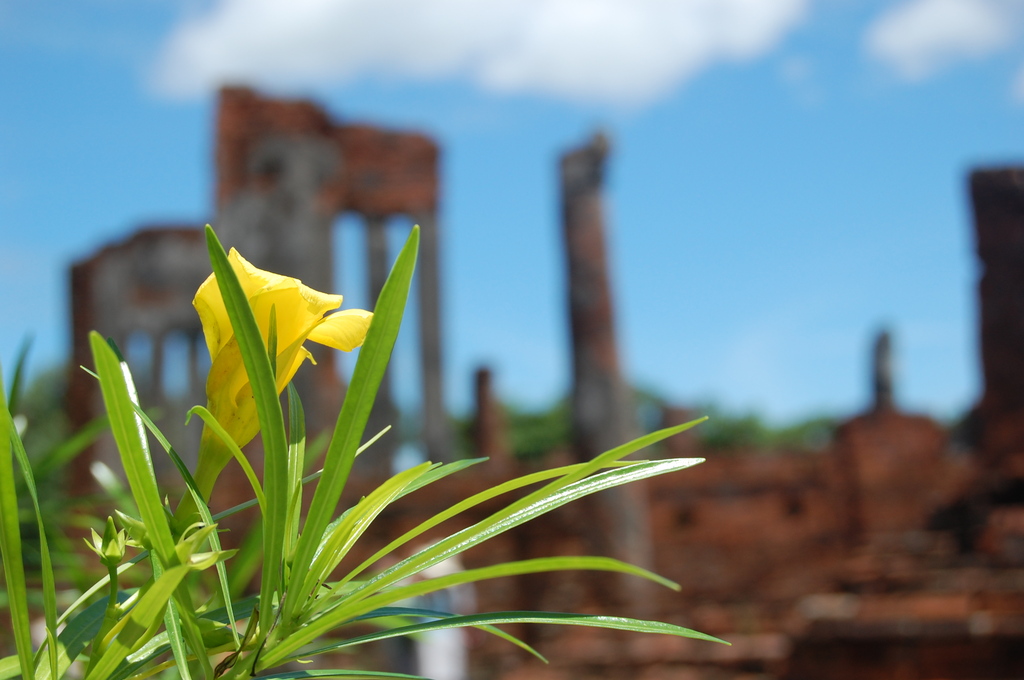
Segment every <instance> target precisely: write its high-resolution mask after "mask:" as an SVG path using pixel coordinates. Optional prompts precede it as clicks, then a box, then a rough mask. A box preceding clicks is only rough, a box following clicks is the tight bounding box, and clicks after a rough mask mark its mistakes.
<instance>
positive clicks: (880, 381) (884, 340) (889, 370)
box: [871, 330, 896, 413]
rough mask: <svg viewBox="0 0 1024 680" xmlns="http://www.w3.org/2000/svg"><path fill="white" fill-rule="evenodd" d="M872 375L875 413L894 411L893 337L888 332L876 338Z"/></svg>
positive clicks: (881, 333)
mask: <svg viewBox="0 0 1024 680" xmlns="http://www.w3.org/2000/svg"><path fill="white" fill-rule="evenodd" d="M871 375H872V388H873V390H872V391H873V392H874V411H875V412H876V413H877V412H880V411H892V410H893V409H894V408H895V406H896V404H895V401H894V397H893V363H892V335H891V334H890V333H889V331H888V330H882V331H879V333H878V335H877V336H875V344H874V348H873V352H872V355H871Z"/></svg>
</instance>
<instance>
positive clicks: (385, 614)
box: [352, 607, 548, 663]
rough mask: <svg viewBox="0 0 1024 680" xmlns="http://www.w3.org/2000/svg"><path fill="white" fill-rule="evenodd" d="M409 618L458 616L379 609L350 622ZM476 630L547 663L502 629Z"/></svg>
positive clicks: (434, 612) (401, 609) (487, 627)
mask: <svg viewBox="0 0 1024 680" xmlns="http://www.w3.org/2000/svg"><path fill="white" fill-rule="evenodd" d="M410 616H411V617H416V618H420V619H423V618H427V619H447V618H451V617H453V616H458V614H453V613H451V612H441V611H437V610H434V609H420V608H417V607H381V608H380V609H374V610H373V611H372V612H369V613H367V614H363V615H362V616H358V617H356V618H354V619H352V621H353V623H354V622H356V621H367V620H372V619H379V618H390V617H402V618H408V617H410ZM476 628H478V629H479V630H482V631H484V632H485V633H490V634H491V635H494V636H495V637H499V638H501V639H502V640H505V641H506V642H511V643H512V644H514V645H515V646H516V647H519V648H520V649H522V650H523V651H525V652H528V653H530V654H532V655H533V656H535V657H537V658H538V659H540V660H541V661H543V662H544V663H547V662H548V660H547V659H546V658H545V657H544V655H543V654H541V653H540V652H538V651H537V650H536V649H534V648H533V647H531V646H530V645H528V644H526V643H525V642H523V641H522V640H520V639H519V638H517V637H516V636H515V635H511V634H509V633H506V632H505V631H503V630H502V629H500V628H496V627H495V626H476Z"/></svg>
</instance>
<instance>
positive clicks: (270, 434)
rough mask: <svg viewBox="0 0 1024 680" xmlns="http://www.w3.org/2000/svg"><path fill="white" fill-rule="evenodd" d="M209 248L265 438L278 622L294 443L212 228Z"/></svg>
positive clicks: (269, 566)
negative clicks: (290, 450)
mask: <svg viewBox="0 0 1024 680" xmlns="http://www.w3.org/2000/svg"><path fill="white" fill-rule="evenodd" d="M206 245H207V250H208V251H209V253H210V264H211V265H212V266H213V273H214V275H215V276H216V277H217V286H218V288H220V294H221V297H222V298H223V299H224V307H225V308H226V310H227V313H228V318H229V319H230V320H231V328H232V329H233V330H234V332H235V339H236V340H237V341H238V348H239V350H240V351H241V354H242V363H243V365H244V366H245V372H246V374H247V375H248V376H249V383H250V384H251V385H252V394H253V399H254V400H255V401H256V414H257V416H258V417H259V422H260V435H261V437H262V439H263V491H264V493H265V495H266V505H265V506H264V507H263V513H264V514H263V560H264V561H263V578H262V581H261V583H260V603H261V608H262V609H263V615H264V617H265V618H266V620H268V621H270V620H273V617H272V616H271V612H270V607H271V606H272V604H273V602H274V593H275V592H277V591H278V590H279V585H280V581H281V569H282V556H283V549H284V536H285V529H286V526H285V522H286V520H287V517H286V515H287V513H288V500H289V489H288V441H287V438H286V437H285V428H284V415H283V413H282V411H281V401H280V400H279V399H278V392H277V379H276V376H275V375H274V371H273V368H272V367H271V365H270V358H269V357H268V356H267V348H266V347H265V346H264V345H263V337H262V336H261V335H260V329H259V326H258V325H257V323H256V318H255V317H254V316H253V313H252V308H251V307H250V306H249V300H248V298H247V297H246V295H245V292H244V291H243V290H242V285H241V284H240V283H239V281H238V277H237V276H236V275H235V271H234V269H233V268H232V267H231V263H230V262H229V261H228V255H227V253H226V252H224V247H223V246H222V245H221V244H220V241H219V240H217V235H216V234H215V233H214V232H213V229H212V228H211V227H210V226H209V225H207V227H206Z"/></svg>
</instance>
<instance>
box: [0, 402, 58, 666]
mask: <svg viewBox="0 0 1024 680" xmlns="http://www.w3.org/2000/svg"><path fill="white" fill-rule="evenodd" d="M0 418H4V419H6V421H7V427H8V430H9V431H10V432H11V433H12V436H11V438H10V442H11V444H12V445H13V448H14V457H15V459H17V461H18V466H19V467H21V474H22V477H23V479H24V480H25V488H27V489H28V495H29V498H30V499H31V501H32V512H33V514H34V515H35V518H36V527H37V528H38V531H39V555H40V561H41V564H40V576H41V577H42V580H43V616H44V620H45V621H46V640H47V644H46V647H47V649H48V650H49V651H48V653H47V656H48V657H49V660H50V668H51V670H55V669H56V668H57V650H56V648H55V641H56V637H57V588H56V586H55V584H54V577H53V561H52V560H51V559H50V547H49V541H48V540H47V538H46V534H47V530H46V522H45V521H43V513H42V511H41V510H40V509H39V492H38V491H37V489H36V481H35V478H34V477H33V475H32V465H31V464H30V463H29V460H28V454H27V453H26V452H25V446H24V445H23V444H22V442H21V437H19V436H18V432H17V430H16V429H15V427H14V420H13V419H12V418H11V414H10V412H9V411H8V410H7V409H3V410H2V412H0Z"/></svg>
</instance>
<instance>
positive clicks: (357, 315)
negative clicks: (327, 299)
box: [309, 309, 373, 352]
mask: <svg viewBox="0 0 1024 680" xmlns="http://www.w3.org/2000/svg"><path fill="white" fill-rule="evenodd" d="M371 320H373V312H368V311H366V310H365V309H343V310H342V311H340V312H336V313H334V314H331V315H330V316H328V317H327V318H325V319H324V320H323V321H322V322H321V323H320V324H319V325H317V326H316V328H314V329H313V330H312V331H311V332H310V334H309V339H310V340H312V341H313V342H319V343H320V344H321V345H327V346H328V347H333V348H335V349H340V350H342V351H343V352H351V351H352V350H354V349H355V348H356V347H359V346H360V345H361V344H363V341H364V340H366V331H367V330H368V329H369V328H370V321H371Z"/></svg>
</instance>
